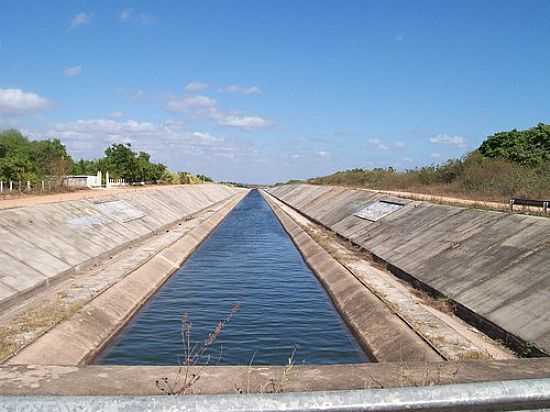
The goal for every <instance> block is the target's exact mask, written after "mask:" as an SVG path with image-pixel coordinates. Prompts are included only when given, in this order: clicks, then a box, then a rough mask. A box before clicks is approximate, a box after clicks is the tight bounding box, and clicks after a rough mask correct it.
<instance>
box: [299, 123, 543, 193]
mask: <svg viewBox="0 0 550 412" xmlns="http://www.w3.org/2000/svg"><path fill="white" fill-rule="evenodd" d="M307 183H311V184H320V185H341V186H354V187H367V188H371V189H381V190H403V191H409V192H419V193H427V194H432V195H449V196H454V197H464V198H468V199H473V200H497V201H506V200H508V199H510V198H511V197H527V198H532V199H549V198H550V125H546V124H542V123H540V124H538V125H537V126H535V127H533V128H530V129H527V130H521V131H518V130H515V129H514V130H511V131H508V132H499V133H495V134H493V135H491V136H489V137H487V139H486V140H485V141H484V142H483V143H482V144H481V146H480V147H479V148H478V149H477V150H475V151H473V152H470V153H468V154H466V155H465V156H464V157H462V158H460V159H451V160H448V161H447V162H446V163H442V164H437V165H430V166H424V167H419V168H416V169H409V170H404V171H399V170H396V169H394V168H392V167H388V168H376V169H360V168H357V169H351V170H345V171H339V172H336V173H334V174H332V175H329V176H324V177H317V178H313V179H309V180H307Z"/></svg>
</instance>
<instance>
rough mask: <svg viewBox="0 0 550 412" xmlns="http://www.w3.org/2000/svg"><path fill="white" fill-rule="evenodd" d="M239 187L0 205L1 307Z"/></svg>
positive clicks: (187, 188) (188, 188)
mask: <svg viewBox="0 0 550 412" xmlns="http://www.w3.org/2000/svg"><path fill="white" fill-rule="evenodd" d="M239 190H241V189H235V188H230V187H227V186H223V185H214V184H211V185H197V186H170V187H160V188H158V189H149V190H139V191H132V192H120V193H117V192H109V193H107V194H106V195H105V196H102V197H99V198H93V199H87V200H74V201H66V202H59V203H48V204H39V205H34V206H27V207H19V208H13V209H7V210H0V239H1V241H0V308H2V307H7V306H8V305H10V304H12V303H13V302H14V301H16V300H18V299H19V298H21V297H23V296H25V295H28V294H29V293H31V292H33V291H35V290H37V289H38V288H40V287H42V286H47V285H49V284H50V283H51V282H55V281H56V280H59V279H61V278H64V275H67V274H70V273H73V272H74V271H77V270H80V269H83V268H84V267H86V266H89V265H91V264H93V263H95V262H97V261H99V260H101V259H102V258H106V257H108V256H110V255H111V254H114V253H116V252H117V251H119V250H122V249H123V248H125V247H128V246H129V245H131V244H133V243H134V242H136V241H140V240H143V239H145V238H147V237H149V236H151V235H152V234H154V233H155V232H158V231H161V230H163V229H164V228H165V227H167V226H169V225H171V224H174V223H176V222H178V221H181V220H183V219H185V218H187V217H190V216H192V215H193V214H196V213H198V212H200V211H201V210H204V209H205V208H208V207H209V206H211V205H213V204H214V203H217V202H220V201H222V200H224V199H228V198H229V197H230V196H232V195H234V194H236V193H238V192H239Z"/></svg>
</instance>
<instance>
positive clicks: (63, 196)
mask: <svg viewBox="0 0 550 412" xmlns="http://www.w3.org/2000/svg"><path fill="white" fill-rule="evenodd" d="M159 187H161V186H157V185H154V186H132V187H127V188H117V189H92V190H79V191H76V192H66V193H52V194H46V195H21V196H18V197H15V198H10V199H6V198H4V199H3V198H1V197H0V209H11V208H14V207H22V206H32V205H38V204H42V203H56V202H65V201H67V200H83V199H97V198H101V197H108V196H111V195H112V194H114V193H121V192H136V191H138V190H151V189H158V188H159ZM162 187H164V186H162Z"/></svg>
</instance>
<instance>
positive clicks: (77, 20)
mask: <svg viewBox="0 0 550 412" xmlns="http://www.w3.org/2000/svg"><path fill="white" fill-rule="evenodd" d="M91 19H92V14H91V13H78V14H77V15H75V16H74V17H73V18H72V20H71V29H74V28H76V27H78V26H81V25H83V24H88V23H90V20H91Z"/></svg>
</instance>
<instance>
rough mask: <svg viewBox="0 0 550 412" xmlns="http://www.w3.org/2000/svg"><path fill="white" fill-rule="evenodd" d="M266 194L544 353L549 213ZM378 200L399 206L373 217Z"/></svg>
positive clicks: (344, 195)
mask: <svg viewBox="0 0 550 412" xmlns="http://www.w3.org/2000/svg"><path fill="white" fill-rule="evenodd" d="M269 192H270V193H271V194H272V195H274V196H275V197H277V198H278V199H280V200H281V201H283V202H285V203H286V204H288V205H290V206H292V207H294V208H295V209H297V210H299V211H300V212H301V213H303V214H305V215H306V216H308V217H310V218H311V219H313V220H315V221H317V222H320V223H321V224H323V225H324V226H326V227H329V228H330V229H332V230H333V231H335V232H336V233H338V234H339V235H341V236H343V237H344V238H347V239H349V240H351V241H353V242H354V243H356V244H358V245H361V246H362V247H364V248H365V249H366V250H368V251H369V252H371V253H372V254H373V255H375V256H377V257H379V258H381V259H382V260H384V261H385V262H387V263H389V264H390V265H392V266H394V267H396V268H398V269H399V270H400V271H402V272H404V273H406V274H407V275H410V276H411V277H413V278H414V279H417V280H419V281H420V282H422V283H423V284H425V285H427V286H428V287H430V288H433V289H434V290H437V291H439V292H440V293H442V294H443V295H445V296H448V297H449V298H451V299H453V300H454V301H456V302H457V303H459V304H460V305H462V306H463V307H464V308H466V309H467V310H469V311H472V312H474V313H475V314H477V315H479V316H480V317H482V318H484V319H487V320H488V321H489V322H490V323H491V324H494V325H496V327H497V328H498V329H502V330H504V331H506V332H508V333H509V334H511V335H513V336H517V337H519V338H520V339H521V340H523V341H525V342H528V343H531V344H534V345H536V346H537V347H538V348H539V349H541V350H542V351H544V352H546V353H550V219H548V218H544V217H536V216H526V215H517V214H510V213H503V212H492V211H486V210H477V209H472V208H462V207H454V206H444V205H436V204H430V203H426V202H418V201H411V200H407V199H401V198H397V197H393V196H388V195H387V194H382V193H376V192H369V191H364V190H354V189H347V188H341V187H332V186H313V185H305V184H302V185H283V186H278V187H275V188H272V189H270V190H269ZM379 199H384V200H390V201H394V202H399V203H402V204H404V205H405V206H404V207H403V208H401V209H400V210H398V211H396V212H394V213H391V214H389V215H387V216H385V217H383V218H382V219H380V220H378V221H376V222H372V221H369V220H365V219H361V218H359V217H356V216H354V215H353V214H354V213H355V212H357V211H359V210H361V209H362V208H364V207H365V206H367V205H369V204H370V203H371V202H374V201H376V200H379Z"/></svg>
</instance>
